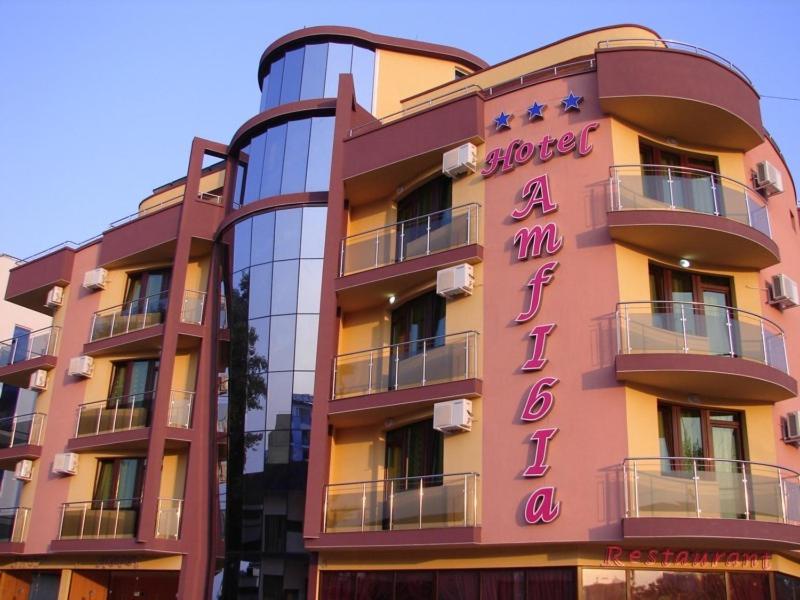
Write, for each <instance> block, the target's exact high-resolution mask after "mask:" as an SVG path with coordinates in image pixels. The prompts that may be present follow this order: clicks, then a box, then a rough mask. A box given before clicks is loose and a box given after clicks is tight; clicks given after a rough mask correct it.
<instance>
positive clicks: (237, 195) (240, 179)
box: [233, 146, 250, 208]
mask: <svg viewBox="0 0 800 600" xmlns="http://www.w3.org/2000/svg"><path fill="white" fill-rule="evenodd" d="M246 150H247V151H249V150H250V146H247V148H246ZM244 176H245V168H244V165H243V164H242V163H239V164H238V165H236V188H235V189H234V190H233V207H234V208H236V207H238V206H241V205H242V192H243V190H244Z"/></svg>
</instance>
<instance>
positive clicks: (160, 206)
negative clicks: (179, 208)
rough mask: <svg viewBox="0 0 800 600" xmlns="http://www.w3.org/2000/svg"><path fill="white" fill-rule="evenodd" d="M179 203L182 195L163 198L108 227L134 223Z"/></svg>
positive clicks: (181, 200)
mask: <svg viewBox="0 0 800 600" xmlns="http://www.w3.org/2000/svg"><path fill="white" fill-rule="evenodd" d="M181 202H183V194H178V195H177V196H172V197H171V198H165V199H164V200H159V201H158V202H157V203H155V204H151V205H150V206H148V207H147V208H142V209H140V210H138V211H136V212H135V213H133V214H130V215H126V216H124V217H122V218H121V219H117V220H116V221H113V222H112V223H111V224H110V225H109V227H111V228H114V227H119V226H120V225H125V224H126V223H130V222H132V221H136V220H138V219H141V218H142V217H146V216H148V215H152V214H153V213H157V212H161V211H162V210H164V209H165V208H169V207H170V206H175V205H176V204H180V203H181Z"/></svg>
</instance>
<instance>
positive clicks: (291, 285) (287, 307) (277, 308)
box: [251, 260, 300, 315]
mask: <svg viewBox="0 0 800 600" xmlns="http://www.w3.org/2000/svg"><path fill="white" fill-rule="evenodd" d="M299 262H300V261H297V260H282V261H278V262H275V263H272V265H273V268H274V278H275V285H274V286H272V314H273V315H285V314H289V313H294V312H297V275H298V263H299ZM251 304H252V300H251Z"/></svg>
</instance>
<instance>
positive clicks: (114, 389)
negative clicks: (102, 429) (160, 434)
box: [106, 359, 159, 430]
mask: <svg viewBox="0 0 800 600" xmlns="http://www.w3.org/2000/svg"><path fill="white" fill-rule="evenodd" d="M158 365H159V361H158V360H157V359H143V360H128V361H124V362H115V363H114V364H113V368H112V374H111V385H110V387H109V391H108V401H107V403H106V413H107V414H109V418H116V419H117V420H118V421H120V422H119V423H117V424H116V425H117V427H115V429H117V430H118V429H126V428H128V429H129V428H131V427H145V426H147V425H148V424H149V423H148V415H149V413H150V407H151V403H152V401H153V398H154V396H155V390H156V385H157V384H158ZM112 411H114V412H112ZM122 421H125V422H122ZM128 421H130V423H128V425H129V426H127V427H126V423H127V422H128Z"/></svg>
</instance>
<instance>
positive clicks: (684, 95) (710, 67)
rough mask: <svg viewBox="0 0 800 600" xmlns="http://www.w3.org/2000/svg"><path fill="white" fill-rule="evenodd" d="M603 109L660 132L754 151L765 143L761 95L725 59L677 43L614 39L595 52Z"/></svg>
mask: <svg viewBox="0 0 800 600" xmlns="http://www.w3.org/2000/svg"><path fill="white" fill-rule="evenodd" d="M596 57H597V81H598V96H599V99H600V107H601V108H602V109H603V111H604V112H606V113H608V114H611V115H614V116H616V117H619V118H620V119H623V120H625V121H627V122H629V123H632V124H633V125H636V126H638V127H641V128H642V129H645V130H647V131H649V132H652V133H654V134H657V135H659V136H662V137H671V138H675V139H678V140H681V142H683V143H686V144H690V145H698V146H714V147H720V148H732V149H735V150H741V151H747V150H751V149H752V148H754V147H755V146H757V145H758V144H760V143H761V142H762V141H763V125H762V123H761V111H760V108H759V97H758V94H757V93H756V91H755V90H754V89H753V86H752V84H751V83H750V81H749V80H748V79H747V77H746V76H744V74H743V73H742V72H741V71H740V70H739V69H737V68H736V67H735V66H734V65H733V64H732V63H731V62H730V61H728V60H726V59H723V58H722V57H720V56H718V55H716V54H714V53H713V52H709V51H707V50H703V49H702V48H698V47H696V46H691V45H689V44H683V43H681V42H673V41H671V40H658V39H616V40H605V41H602V42H600V44H599V45H598V48H597V51H596Z"/></svg>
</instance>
